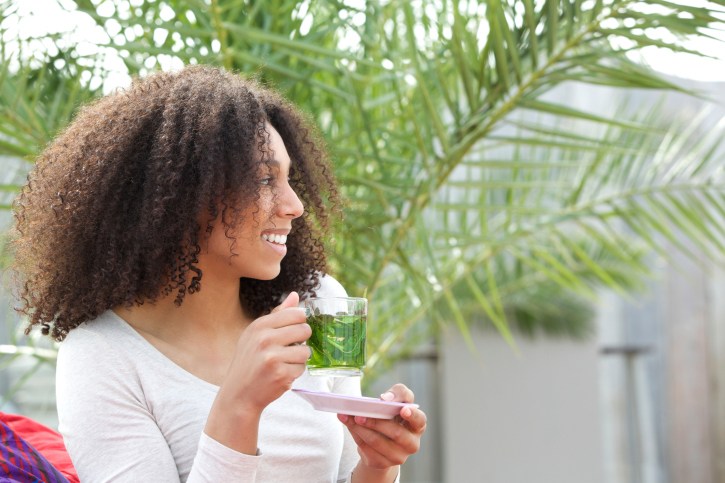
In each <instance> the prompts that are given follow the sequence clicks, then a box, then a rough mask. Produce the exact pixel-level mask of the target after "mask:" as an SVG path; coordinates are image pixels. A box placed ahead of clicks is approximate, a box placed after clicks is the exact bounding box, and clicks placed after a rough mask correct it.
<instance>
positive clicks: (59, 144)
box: [14, 66, 339, 341]
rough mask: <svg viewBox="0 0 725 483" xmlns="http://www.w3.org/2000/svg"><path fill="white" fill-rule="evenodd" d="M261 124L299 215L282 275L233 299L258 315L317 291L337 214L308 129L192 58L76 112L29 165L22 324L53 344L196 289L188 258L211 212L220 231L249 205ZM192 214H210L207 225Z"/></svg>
mask: <svg viewBox="0 0 725 483" xmlns="http://www.w3.org/2000/svg"><path fill="white" fill-rule="evenodd" d="M266 122H268V123H269V124H271V125H272V126H273V127H274V128H275V129H276V130H277V131H278V132H279V134H280V136H281V137H282V139H283V141H284V144H285V147H286V148H287V151H288V153H289V155H290V159H291V160H292V165H291V169H290V184H291V186H292V188H293V189H294V190H295V192H296V193H297V195H298V197H299V198H300V199H301V200H302V202H303V204H304V205H305V213H304V215H303V216H302V217H300V218H297V219H295V220H294V221H293V231H292V233H291V234H290V236H289V238H288V239H287V247H288V252H287V256H286V257H285V258H284V260H283V262H282V269H281V272H280V274H279V276H278V277H276V278H275V279H274V280H269V281H262V280H253V279H241V289H240V299H241V302H242V305H243V307H244V309H245V311H246V312H247V314H248V315H250V316H252V317H258V316H260V315H262V314H264V313H267V312H269V311H270V310H271V309H272V307H273V306H274V305H276V304H278V303H279V298H280V297H281V296H282V295H283V294H284V293H285V292H289V291H291V290H296V291H298V292H300V293H301V294H303V296H304V294H314V287H315V286H316V285H317V283H318V274H319V273H320V272H322V271H324V270H325V268H326V258H325V252H324V244H323V241H322V238H321V234H322V233H326V231H327V229H328V227H329V226H330V224H331V221H330V219H329V218H330V214H331V213H339V210H338V209H337V205H338V195H337V189H336V186H335V181H334V178H333V176H332V174H331V171H330V169H329V166H328V162H327V159H326V155H325V153H324V149H323V147H322V142H321V139H320V137H319V135H318V134H317V133H316V132H315V130H314V129H312V127H311V126H312V124H311V123H310V122H308V121H307V119H306V118H305V117H304V116H303V115H302V114H301V113H300V112H299V111H298V110H297V109H296V108H295V107H294V106H292V105H291V104H290V103H289V102H287V101H285V100H284V99H283V98H282V97H281V96H279V95H278V94H276V93H275V92H273V91H271V90H270V89H267V88H264V87H262V86H261V85H259V84H258V83H257V82H254V81H251V80H248V79H244V78H242V77H240V76H238V75H235V74H232V73H229V72H226V71H224V70H222V69H218V68H211V67H201V66H190V67H186V68H185V69H183V70H181V71H180V72H176V73H157V74H154V75H151V76H149V77H147V78H144V79H135V80H134V81H133V83H132V85H131V87H130V88H129V89H127V90H124V91H119V92H117V93H114V94H112V95H109V96H106V97H103V98H101V99H98V100H97V101H95V102H93V103H92V104H90V105H88V106H86V107H84V108H82V109H81V110H80V112H79V113H78V115H77V116H76V118H75V120H74V121H73V122H72V123H71V124H70V125H69V126H68V127H67V128H66V129H65V131H64V132H62V133H61V134H60V135H58V136H57V137H56V138H55V140H54V141H53V142H52V143H51V144H50V145H49V146H48V147H47V148H46V149H45V151H44V152H43V153H42V154H41V155H40V156H39V158H38V159H37V163H36V165H35V167H34V169H33V170H32V171H31V173H30V174H29V176H28V181H27V184H26V185H25V186H24V188H23V189H22V191H21V192H20V194H19V195H18V197H17V199H16V201H15V205H14V213H15V236H14V238H15V239H14V248H15V264H16V265H15V272H16V275H17V276H18V277H19V284H18V290H19V291H20V293H19V297H18V298H19V300H20V307H18V310H19V311H20V312H22V313H24V314H26V315H27V316H28V317H29V325H28V327H27V329H26V332H29V331H30V330H32V328H33V327H34V326H36V325H40V326H41V327H42V332H43V334H46V335H48V334H50V336H51V337H52V338H53V339H55V340H57V341H61V340H63V339H64V338H65V336H66V335H67V334H68V332H69V331H70V330H72V329H73V328H75V327H77V326H78V325H79V324H81V323H82V322H84V321H89V320H92V319H94V318H96V317H97V316H98V315H100V314H101V313H102V312H104V311H106V310H108V309H110V308H112V307H116V306H122V305H123V306H131V305H133V304H142V303H144V302H150V301H154V300H157V299H159V298H160V297H164V296H169V295H171V294H174V293H175V294H176V298H175V301H176V303H177V304H181V303H182V302H183V299H184V297H185V296H186V294H187V293H194V292H195V291H197V290H199V289H200V288H201V284H202V283H203V274H202V273H201V271H200V270H199V268H198V267H197V266H196V263H198V259H197V256H198V254H199V253H200V249H201V248H200V242H202V241H203V240H202V239H203V238H204V237H206V236H208V235H209V233H210V232H211V225H212V222H213V221H214V220H216V219H217V218H218V217H221V218H220V219H221V221H222V222H223V226H224V227H225V231H226V233H227V236H230V235H229V233H230V232H231V230H232V229H233V228H234V227H235V226H236V225H237V224H239V223H241V222H242V221H243V220H241V212H242V211H243V210H244V208H245V207H248V206H250V204H252V203H255V202H256V201H257V200H258V199H259V190H260V185H259V183H258V180H257V179H256V175H257V172H258V171H259V166H260V163H266V162H269V150H268V142H269V141H268V139H269V133H267V132H266V130H265V123H266ZM255 151H256V152H255ZM260 153H261V161H260ZM255 155H256V156H255ZM205 215H208V216H205ZM200 219H204V220H206V219H209V221H208V222H207V225H206V226H205V227H201V226H200V225H199V223H200V222H199V220H200Z"/></svg>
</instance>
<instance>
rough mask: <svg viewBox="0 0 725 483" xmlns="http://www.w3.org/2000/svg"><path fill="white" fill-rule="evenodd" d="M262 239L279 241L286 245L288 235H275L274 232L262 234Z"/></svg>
mask: <svg viewBox="0 0 725 483" xmlns="http://www.w3.org/2000/svg"><path fill="white" fill-rule="evenodd" d="M262 240H264V241H268V242H272V243H277V244H278V245H284V244H285V243H287V235H274V234H271V233H270V234H269V235H268V234H266V233H264V234H262Z"/></svg>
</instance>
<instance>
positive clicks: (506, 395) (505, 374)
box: [441, 331, 603, 483]
mask: <svg viewBox="0 0 725 483" xmlns="http://www.w3.org/2000/svg"><path fill="white" fill-rule="evenodd" d="M474 343H475V346H476V348H477V351H478V356H474V355H472V353H471V351H470V350H469V349H468V347H467V345H466V344H465V342H464V341H463V339H462V337H461V336H460V335H458V333H455V332H453V331H451V333H450V334H448V335H447V336H446V337H445V339H444V342H443V344H442V346H441V368H442V371H441V374H442V384H441V385H442V387H441V389H442V397H441V405H442V408H441V409H442V411H441V427H442V435H443V447H444V453H443V456H444V481H445V482H450V483H453V482H467V483H469V482H470V483H474V482H481V483H532V482H536V483H602V482H603V467H602V461H601V454H602V445H601V428H600V414H599V386H598V364H599V358H598V347H597V346H598V344H597V342H596V340H591V341H588V342H583V343H582V342H571V341H564V340H536V341H526V340H525V339H522V338H520V337H518V338H517V345H518V348H519V354H518V355H517V354H516V353H514V352H513V351H512V349H511V348H510V347H509V346H508V345H507V344H506V342H504V341H503V339H502V338H501V337H500V336H499V335H498V334H496V333H494V332H490V333H488V332H487V333H483V332H477V333H474Z"/></svg>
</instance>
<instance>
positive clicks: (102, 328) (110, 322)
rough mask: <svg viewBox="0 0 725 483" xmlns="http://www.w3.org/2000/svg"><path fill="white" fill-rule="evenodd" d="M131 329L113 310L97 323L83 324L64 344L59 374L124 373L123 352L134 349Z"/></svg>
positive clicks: (60, 355)
mask: <svg viewBox="0 0 725 483" xmlns="http://www.w3.org/2000/svg"><path fill="white" fill-rule="evenodd" d="M130 330H133V329H131V328H130V327H128V326H127V324H125V322H123V320H121V319H120V318H119V317H118V316H117V315H115V314H114V313H113V312H112V311H110V310H109V311H106V312H104V313H102V314H101V315H99V316H98V317H97V318H96V319H94V320H91V321H88V322H84V323H82V324H81V325H79V326H78V327H76V328H75V329H73V330H71V331H70V332H69V333H68V335H67V336H66V338H65V340H64V341H63V342H61V343H60V346H59V349H58V361H57V363H58V367H57V371H58V372H60V373H63V374H67V373H68V372H76V371H83V372H84V373H85V372H86V371H92V370H97V371H109V372H116V371H119V370H122V369H121V368H122V367H124V366H126V365H127V361H126V360H125V359H126V358H125V357H124V356H123V355H122V351H123V352H126V351H128V350H133V349H132V348H133V347H134V341H133V334H131V333H129V331H130ZM121 348H122V349H121ZM58 372H57V373H56V375H57V374H58Z"/></svg>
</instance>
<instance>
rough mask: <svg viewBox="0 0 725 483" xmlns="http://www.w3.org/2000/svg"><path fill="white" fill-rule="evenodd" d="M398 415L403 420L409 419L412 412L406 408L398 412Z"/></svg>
mask: <svg viewBox="0 0 725 483" xmlns="http://www.w3.org/2000/svg"><path fill="white" fill-rule="evenodd" d="M400 415H401V416H403V417H404V418H409V417H411V416H412V415H413V410H412V409H410V408H409V407H408V406H406V407H404V408H403V409H401V410H400Z"/></svg>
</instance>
